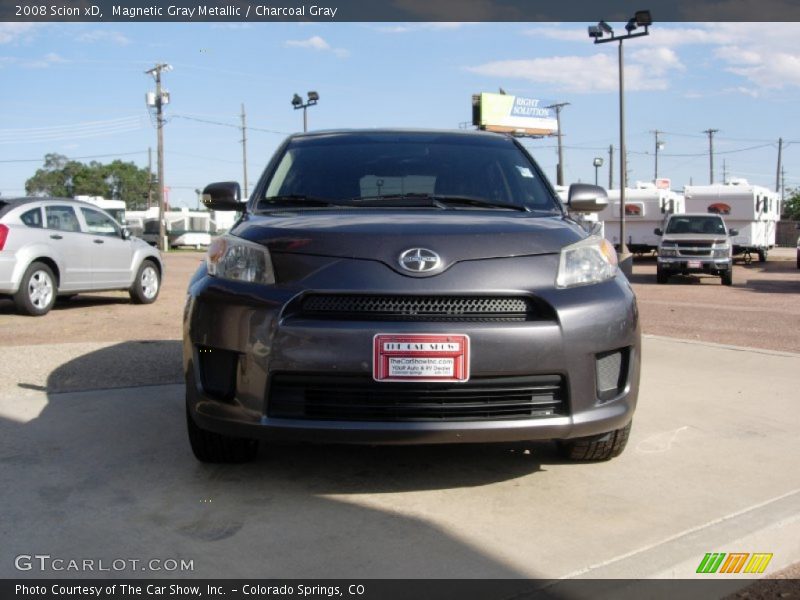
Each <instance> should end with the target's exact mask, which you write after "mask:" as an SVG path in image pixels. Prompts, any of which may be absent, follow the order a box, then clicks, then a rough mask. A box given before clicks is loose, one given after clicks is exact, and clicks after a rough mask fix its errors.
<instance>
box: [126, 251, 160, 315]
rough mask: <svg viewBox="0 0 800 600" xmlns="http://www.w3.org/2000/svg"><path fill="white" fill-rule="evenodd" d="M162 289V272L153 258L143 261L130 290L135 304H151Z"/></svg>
mask: <svg viewBox="0 0 800 600" xmlns="http://www.w3.org/2000/svg"><path fill="white" fill-rule="evenodd" d="M160 290H161V273H160V272H159V270H158V267H157V266H156V264H155V263H154V262H153V261H152V260H145V261H142V264H141V266H140V267H139V271H138V272H137V273H136V279H134V280H133V285H132V286H131V289H130V290H129V294H130V296H131V300H132V301H133V303H134V304H150V303H152V302H155V301H156V298H158V292H159V291H160Z"/></svg>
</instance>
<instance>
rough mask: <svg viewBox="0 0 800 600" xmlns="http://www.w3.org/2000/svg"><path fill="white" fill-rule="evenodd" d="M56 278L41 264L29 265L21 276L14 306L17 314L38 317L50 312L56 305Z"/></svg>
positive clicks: (48, 268)
mask: <svg viewBox="0 0 800 600" xmlns="http://www.w3.org/2000/svg"><path fill="white" fill-rule="evenodd" d="M57 293H58V289H57V286H56V278H55V277H54V276H53V271H52V270H51V269H50V267H48V266H47V265H46V264H44V263H41V262H34V263H31V266H29V267H28V269H27V270H26V271H25V274H24V275H23V276H22V281H20V284H19V290H18V291H17V293H16V294H14V304H16V305H17V310H19V312H21V313H23V314H26V315H30V316H32V317H38V316H41V315H44V314H47V313H48V312H50V309H51V308H53V305H54V304H55V303H56V294H57Z"/></svg>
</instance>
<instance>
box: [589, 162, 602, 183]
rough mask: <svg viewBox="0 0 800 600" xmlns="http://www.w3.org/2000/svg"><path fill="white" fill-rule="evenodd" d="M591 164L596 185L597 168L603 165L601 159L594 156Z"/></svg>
mask: <svg viewBox="0 0 800 600" xmlns="http://www.w3.org/2000/svg"><path fill="white" fill-rule="evenodd" d="M592 164H593V165H594V184H595V185H597V169H599V168H600V167H602V166H603V159H602V158H600V157H599V156H595V157H594V160H593V161H592Z"/></svg>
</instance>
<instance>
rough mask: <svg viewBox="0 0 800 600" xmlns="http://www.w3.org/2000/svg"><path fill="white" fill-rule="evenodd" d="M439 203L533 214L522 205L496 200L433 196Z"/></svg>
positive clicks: (474, 197)
mask: <svg viewBox="0 0 800 600" xmlns="http://www.w3.org/2000/svg"><path fill="white" fill-rule="evenodd" d="M432 198H435V199H436V200H437V201H438V202H441V203H442V204H447V205H453V204H467V205H469V206H478V207H486V208H508V209H511V210H521V211H523V212H531V209H530V208H528V207H527V206H524V205H522V204H512V203H511V202H495V201H494V200H486V199H485V198H478V197H476V196H447V195H444V196H443V195H439V194H437V195H435V196H432Z"/></svg>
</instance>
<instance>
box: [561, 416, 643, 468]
mask: <svg viewBox="0 0 800 600" xmlns="http://www.w3.org/2000/svg"><path fill="white" fill-rule="evenodd" d="M631 424H632V422H631V423H628V424H627V425H625V427H623V428H622V429H615V430H614V431H609V432H608V433H604V434H601V435H591V436H588V437H581V438H575V439H572V440H559V441H558V450H559V453H560V454H561V456H562V457H564V458H566V459H568V460H575V461H600V460H610V459H612V458H615V457H617V456H619V455H620V454H622V451H623V450H625V446H626V445H627V444H628V436H629V435H630V433H631Z"/></svg>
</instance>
